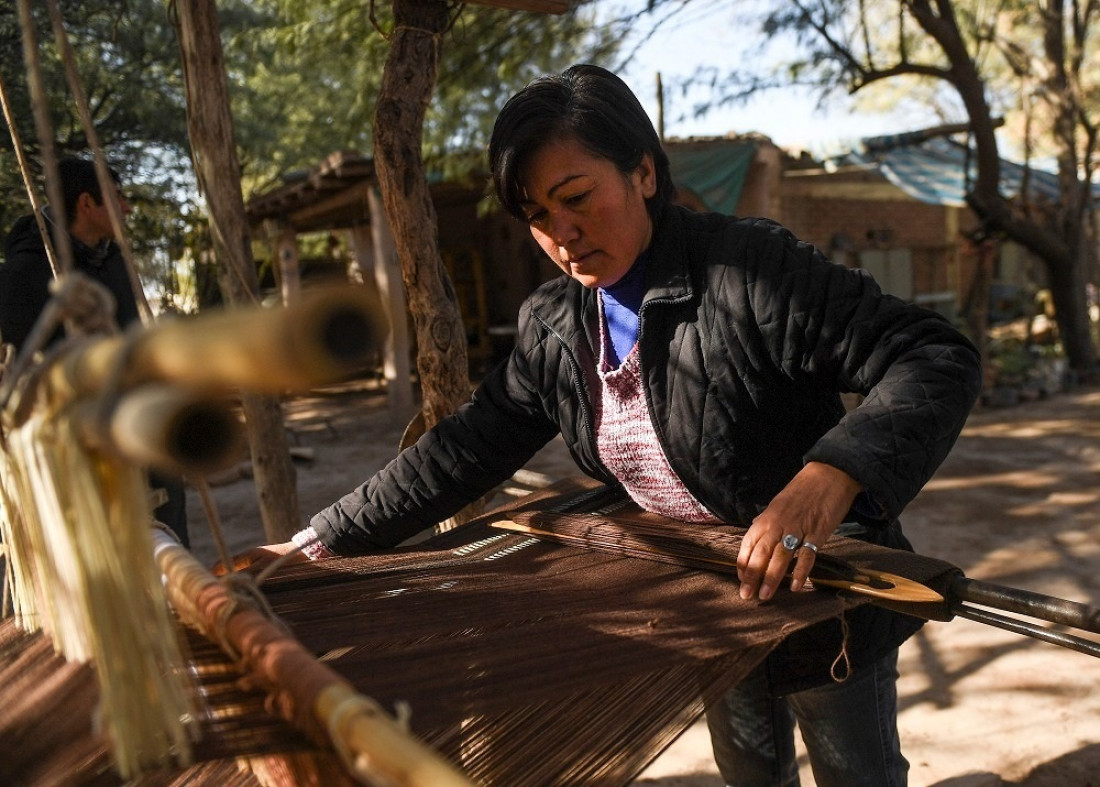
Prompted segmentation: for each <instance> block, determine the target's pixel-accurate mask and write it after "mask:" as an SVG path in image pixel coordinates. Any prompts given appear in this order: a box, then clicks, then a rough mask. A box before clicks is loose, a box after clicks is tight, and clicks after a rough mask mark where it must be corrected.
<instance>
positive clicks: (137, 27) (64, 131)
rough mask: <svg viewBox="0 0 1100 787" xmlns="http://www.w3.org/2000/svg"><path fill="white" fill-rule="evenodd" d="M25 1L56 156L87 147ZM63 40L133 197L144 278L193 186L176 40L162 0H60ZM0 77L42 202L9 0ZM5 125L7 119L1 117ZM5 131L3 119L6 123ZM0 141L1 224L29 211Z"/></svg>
mask: <svg viewBox="0 0 1100 787" xmlns="http://www.w3.org/2000/svg"><path fill="white" fill-rule="evenodd" d="M41 6H42V4H40V3H32V9H33V13H34V16H35V21H36V26H35V37H36V39H37V41H38V51H39V57H40V58H41V64H42V70H43V81H44V82H45V84H46V89H47V93H48V96H49V109H50V115H51V124H52V126H53V130H54V144H55V147H56V151H57V154H58V155H59V156H65V155H84V156H88V155H90V154H89V147H90V146H89V141H88V139H87V138H86V135H85V133H84V129H83V127H82V125H81V123H80V118H79V115H78V113H77V109H76V104H75V100H74V99H73V95H72V93H71V91H70V90H69V87H68V83H67V80H66V78H65V74H64V70H63V68H62V64H61V58H60V55H59V54H58V52H59V50H58V47H57V44H56V42H55V40H54V35H53V29H52V27H51V25H50V22H49V18H48V16H47V14H46V13H45V11H44V9H43V8H42V7H41ZM61 12H62V16H63V18H64V20H65V26H66V32H67V35H68V39H69V43H70V45H71V47H72V49H73V55H74V60H75V63H76V68H77V71H78V73H79V75H80V81H81V86H82V89H83V92H84V93H85V95H86V97H87V100H88V107H89V112H90V114H91V116H92V121H93V123H94V125H95V129H96V135H97V137H98V138H99V142H100V144H101V145H102V146H103V149H104V152H105V155H106V156H107V159H108V161H109V162H110V164H111V166H112V167H113V168H114V169H116V170H117V171H118V172H119V173H120V175H121V177H122V180H123V185H124V188H125V189H126V191H127V194H128V196H129V197H131V199H132V201H133V203H134V208H135V209H134V213H133V215H132V217H131V220H130V222H129V223H130V227H131V230H132V232H131V237H130V240H131V243H132V245H133V247H134V251H135V259H136V262H137V264H138V267H139V270H140V271H141V273H142V274H143V277H144V278H145V279H146V280H147V281H149V282H151V283H152V284H153V285H154V287H153V289H154V290H157V289H160V288H161V278H162V276H161V275H158V274H159V272H160V271H161V270H162V269H164V268H165V266H166V265H167V262H166V261H167V260H170V259H173V258H174V257H173V255H174V254H176V252H177V251H178V248H179V247H180V245H181V243H182V241H181V238H182V237H183V236H184V235H185V234H186V232H187V225H188V219H186V218H185V217H186V215H187V211H188V207H187V206H188V205H189V200H190V198H189V196H188V195H190V194H191V193H193V190H194V189H193V185H192V178H191V175H190V159H189V157H188V153H187V120H186V110H185V106H184V99H183V92H182V84H181V76H180V69H179V49H178V45H177V43H176V38H175V34H174V32H173V30H172V27H171V25H170V24H169V23H168V17H167V15H166V10H165V5H164V3H163V2H162V0H128V1H127V2H125V3H118V2H117V0H82V2H67V3H62V4H61ZM0 78H2V79H3V83H4V88H5V92H6V94H7V96H8V100H9V102H10V105H11V110H12V114H13V116H14V118H15V122H16V132H17V134H18V136H19V139H20V142H21V144H22V146H23V148H24V152H25V155H26V157H27V161H28V165H29V168H30V170H31V172H30V174H31V178H32V187H33V188H34V190H35V193H36V194H37V195H38V197H39V198H40V199H41V200H43V201H45V196H44V195H45V188H44V185H43V180H42V177H43V176H42V165H41V146H40V143H39V139H38V133H37V131H36V128H35V124H34V120H33V110H32V107H31V101H30V98H29V90H28V83H27V76H26V67H25V64H24V60H23V45H22V31H21V27H20V25H19V19H18V14H17V13H16V9H15V4H14V3H11V4H8V5H5V6H4V7H2V8H0ZM5 126H6V124H5ZM5 130H6V127H5ZM4 136H5V137H6V139H5V140H4V143H3V144H2V145H0V232H4V233H6V232H7V229H8V228H9V227H10V226H11V225H12V223H14V221H15V220H16V219H17V218H18V217H19V216H20V215H23V214H25V213H28V212H29V211H30V199H29V197H28V196H27V188H26V185H25V184H24V181H23V178H22V175H21V174H20V169H19V165H18V163H17V160H16V156H15V152H14V147H13V145H12V143H11V137H10V135H7V134H5V135H4Z"/></svg>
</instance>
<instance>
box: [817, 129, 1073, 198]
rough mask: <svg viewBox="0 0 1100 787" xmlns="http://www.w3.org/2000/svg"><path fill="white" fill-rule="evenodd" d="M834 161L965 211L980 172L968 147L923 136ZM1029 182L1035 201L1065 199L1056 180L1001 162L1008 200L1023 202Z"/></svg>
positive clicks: (869, 143) (868, 145)
mask: <svg viewBox="0 0 1100 787" xmlns="http://www.w3.org/2000/svg"><path fill="white" fill-rule="evenodd" d="M830 161H831V162H832V163H835V164H860V165H864V166H874V167H877V168H878V170H879V171H880V172H881V173H882V174H883V176H884V177H886V179H887V180H889V181H890V182H891V183H893V184H894V185H895V186H897V187H898V188H899V189H901V190H902V191H904V192H905V193H906V194H909V195H910V196H911V197H913V198H915V199H918V200H920V201H921V202H927V203H930V204H933V205H954V206H960V207H962V206H965V205H966V193H967V191H968V187H969V185H970V184H972V183H973V182H974V180H975V178H976V176H977V166H978V165H977V156H976V154H975V153H974V151H973V150H970V149H968V147H967V145H964V144H961V143H959V142H956V141H954V140H953V139H949V138H947V137H932V138H930V139H929V138H923V137H922V136H921V134H920V132H913V133H910V134H894V135H891V136H888V137H868V138H866V139H863V140H860V141H859V142H858V143H857V144H855V145H853V146H852V148H851V149H850V150H848V151H847V152H845V153H841V154H839V155H834V156H832V157H830ZM1025 180H1026V182H1027V189H1028V195H1027V196H1028V198H1029V199H1030V200H1032V201H1057V200H1059V199H1060V198H1061V196H1060V194H1061V192H1060V190H1059V186H1058V178H1057V176H1055V175H1054V174H1052V173H1050V172H1047V171H1045V170H1041V169H1034V168H1032V169H1027V168H1025V167H1023V166H1021V165H1020V164H1017V163H1015V162H1013V161H1009V160H1007V159H1001V192H1002V193H1003V194H1005V196H1008V197H1018V196H1020V193H1021V190H1022V189H1023V187H1024V182H1025Z"/></svg>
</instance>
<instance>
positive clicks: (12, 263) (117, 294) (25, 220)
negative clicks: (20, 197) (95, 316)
mask: <svg viewBox="0 0 1100 787" xmlns="http://www.w3.org/2000/svg"><path fill="white" fill-rule="evenodd" d="M45 213H46V225H47V226H48V227H50V228H51V232H57V225H56V224H54V223H53V221H52V220H51V216H50V209H49V208H48V207H47V208H46V209H45ZM69 237H70V241H71V243H72V251H73V267H74V269H75V270H77V271H80V272H81V273H84V274H85V275H87V276H89V277H91V278H93V279H95V280H96V281H98V282H100V283H101V284H103V285H104V286H105V287H106V288H107V289H108V290H109V291H110V293H111V295H112V296H114V299H115V321H116V323H117V324H118V327H119V328H125V327H126V326H128V325H130V324H131V323H133V322H136V321H137V320H138V318H139V316H140V315H139V312H138V306H137V298H136V297H135V296H134V290H133V288H132V286H131V285H130V278H129V275H128V273H127V271H126V263H125V260H123V258H122V251H121V249H119V246H118V244H117V243H115V242H114V241H110V240H108V241H104V242H102V243H100V244H98V245H96V246H94V247H92V246H88V245H87V244H85V243H81V242H80V241H79V240H77V239H76V238H74V237H72V236H71V235H70V236H69ZM55 248H56V245H55ZM52 280H53V272H52V271H51V270H50V262H49V258H48V257H47V256H46V245H45V243H44V242H43V241H42V233H41V232H39V229H38V223H37V222H36V221H35V219H34V216H33V215H27V216H23V217H22V218H20V219H19V220H17V221H16V222H15V224H14V225H12V229H11V232H9V233H8V236H7V238H6V239H5V241H4V264H3V265H0V341H3V342H6V343H8V344H12V345H15V347H16V348H17V349H20V348H22V346H23V343H24V342H25V341H26V340H27V337H28V336H29V335H30V332H31V329H32V328H33V327H34V324H35V321H36V320H37V319H38V315H39V314H41V313H42V310H43V309H44V308H45V307H46V303H47V302H48V301H49V299H50V289H49V287H50V282H51V281H52ZM63 337H64V331H63V330H62V329H61V328H58V329H57V330H56V331H55V332H54V334H53V335H52V336H51V337H50V339H49V342H48V343H47V344H52V343H54V342H56V341H59V340H60V339H61V338H63ZM150 484H151V486H152V487H153V489H163V490H164V492H165V494H167V496H168V500H167V502H165V503H163V504H162V505H161V506H159V507H158V508H157V509H156V510H155V511H154V512H153V513H154V516H156V518H157V520H158V521H160V522H163V523H164V524H166V525H168V527H169V528H171V530H172V532H173V533H175V534H176V536H177V537H178V538H179V540H180V543H182V544H183V545H184V546H190V537H189V534H188V531H187V498H186V493H185V492H184V489H183V484H182V483H181V482H180V481H179V480H177V479H174V478H168V477H165V476H162V475H160V474H158V473H151V474H150Z"/></svg>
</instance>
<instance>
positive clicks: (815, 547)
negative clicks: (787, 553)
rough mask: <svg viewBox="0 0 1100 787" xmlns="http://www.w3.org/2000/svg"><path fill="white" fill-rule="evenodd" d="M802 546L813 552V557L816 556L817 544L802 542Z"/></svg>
mask: <svg viewBox="0 0 1100 787" xmlns="http://www.w3.org/2000/svg"><path fill="white" fill-rule="evenodd" d="M802 546H804V547H805V548H806V549H808V550H810V551H811V552H813V553H814V554H815V555H816V554H817V544H811V543H810V542H809V541H803V542H802Z"/></svg>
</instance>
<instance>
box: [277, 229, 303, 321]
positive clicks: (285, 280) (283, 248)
mask: <svg viewBox="0 0 1100 787" xmlns="http://www.w3.org/2000/svg"><path fill="white" fill-rule="evenodd" d="M275 248H276V256H277V257H278V260H279V292H280V293H281V294H282V298H283V305H284V306H290V305H291V304H294V303H297V302H298V301H299V299H300V298H301V297H302V273H301V267H300V266H299V254H298V233H297V232H295V231H294V228H293V227H290V226H283V227H280V228H279V236H278V242H277V243H276V244H275Z"/></svg>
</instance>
